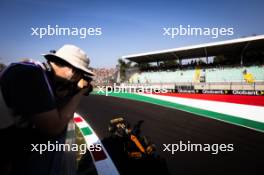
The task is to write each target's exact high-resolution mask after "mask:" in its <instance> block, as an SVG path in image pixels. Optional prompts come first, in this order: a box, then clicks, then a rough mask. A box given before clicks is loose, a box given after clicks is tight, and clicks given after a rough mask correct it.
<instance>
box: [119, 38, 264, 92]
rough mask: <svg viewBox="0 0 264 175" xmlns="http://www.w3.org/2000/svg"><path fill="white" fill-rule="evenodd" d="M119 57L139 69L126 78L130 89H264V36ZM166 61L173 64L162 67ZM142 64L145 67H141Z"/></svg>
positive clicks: (195, 90)
mask: <svg viewBox="0 0 264 175" xmlns="http://www.w3.org/2000/svg"><path fill="white" fill-rule="evenodd" d="M217 57H218V58H217ZM122 58H123V59H127V60H129V61H132V62H134V63H136V64H137V65H138V67H139V69H137V71H134V72H133V73H132V74H130V75H129V76H128V77H127V82H126V84H129V85H130V86H131V85H135V86H138V85H148V86H156V87H157V86H158V87H163V88H164V87H166V88H167V89H170V90H172V91H179V90H184V89H187V90H194V92H198V91H199V90H230V91H232V90H247V91H263V90H264V35H259V36H252V37H247V38H240V39H233V40H227V41H221V42H215V43H207V44H200V45H195V46H188V47H181V48H176V49H169V50H161V51H154V52H147V53H141V54H134V55H128V56H123V57H122ZM219 58H220V59H219ZM191 59H192V61H191V62H190V61H189V62H188V60H191ZM193 60H195V61H193ZM202 60H205V61H202ZM166 61H167V62H168V61H172V64H170V65H166V64H164V63H166ZM183 62H185V64H184V63H183ZM186 62H187V63H186ZM142 64H144V65H147V67H146V66H145V67H144V68H142V66H140V65H142ZM140 67H141V68H140ZM133 70H136V69H135V68H133Z"/></svg>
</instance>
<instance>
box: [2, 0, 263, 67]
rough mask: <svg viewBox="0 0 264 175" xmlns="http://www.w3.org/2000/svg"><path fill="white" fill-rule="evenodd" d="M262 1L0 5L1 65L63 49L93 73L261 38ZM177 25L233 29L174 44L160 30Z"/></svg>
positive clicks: (28, 1)
mask: <svg viewBox="0 0 264 175" xmlns="http://www.w3.org/2000/svg"><path fill="white" fill-rule="evenodd" d="M263 7H264V1H263V0H221V1H220V0H218V1H215V0H199V1H195V0H186V1H177V0H156V1H153V0H145V1H143V0H133V1H126V0H122V1H120V0H111V1H102V0H96V1H92V0H64V1H62V0H57V1H54V0H45V1H44V0H42V1H40V0H1V1H0V21H1V23H0V24H1V27H0V62H4V63H6V64H8V63H10V62H15V61H18V60H21V59H22V58H30V59H36V60H40V61H42V60H44V59H43V57H42V56H41V54H45V53H48V52H49V51H50V50H56V49H59V48H60V47H61V46H63V45H64V44H74V45H76V46H78V47H80V48H82V49H83V50H84V51H85V52H86V53H87V54H88V56H89V57H90V59H91V65H90V66H92V67H95V68H102V67H105V68H111V67H115V65H116V64H117V60H118V58H120V57H121V56H124V55H129V54H136V53H141V52H149V51H155V50H161V49H171V48H177V47H181V46H188V45H195V44H201V43H207V42H215V41H221V40H228V39H233V38H240V37H245V36H251V35H252V34H255V35H260V34H264V22H263V18H264V13H263ZM48 25H50V26H51V27H55V26H56V25H58V26H59V27H68V28H78V29H79V28H101V35H87V36H86V38H80V37H79V36H55V35H52V36H43V38H40V37H39V36H37V35H32V29H31V28H34V29H36V28H47V26H48ZM180 25H182V26H184V27H187V26H188V25H190V27H198V28H199V27H200V28H216V27H217V28H221V27H223V28H233V35H229V36H218V37H217V38H213V37H212V36H205V35H200V36H195V35H192V36H190V35H185V36H176V37H174V38H171V37H169V36H168V35H167V36H166V35H164V29H163V28H175V27H179V26H180Z"/></svg>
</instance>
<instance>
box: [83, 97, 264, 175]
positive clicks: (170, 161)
mask: <svg viewBox="0 0 264 175" xmlns="http://www.w3.org/2000/svg"><path fill="white" fill-rule="evenodd" d="M78 113H79V114H81V115H82V116H83V117H84V118H85V119H86V120H87V121H88V122H89V124H90V125H91V126H92V128H93V129H94V130H95V132H96V133H97V134H98V136H99V137H100V139H101V140H104V139H106V138H107V137H108V136H109V134H108V122H109V120H111V119H112V118H116V117H124V118H126V119H127V120H128V122H129V123H131V124H136V123H137V122H138V121H140V120H143V121H144V122H143V124H142V127H141V129H142V134H143V135H146V136H150V137H151V139H152V141H153V142H154V143H155V144H156V145H157V147H158V151H159V154H160V155H161V157H163V158H164V159H165V160H166V165H167V168H168V171H169V173H170V174H172V175H176V174H186V175H191V174H219V175H220V174H221V175H223V174H240V175H241V174H251V175H253V174H258V173H259V172H262V168H263V157H264V133H261V132H257V131H254V130H250V129H247V128H243V127H240V126H235V125H231V124H228V123H224V122H221V121H217V120H213V119H209V118H205V117H201V116H197V115H194V114H191V113H187V112H183V111H179V110H176V109H171V108H166V107H162V106H158V105H154V104H149V103H143V102H138V101H132V100H127V99H121V98H116V97H106V96H100V95H90V96H89V97H87V98H84V99H83V100H82V102H81V104H80V107H79V110H78ZM179 141H183V142H185V143H187V141H190V142H191V143H197V144H216V143H218V144H234V151H233V152H219V153H218V154H211V153H210V152H176V154H174V155H172V154H171V153H170V152H163V151H162V150H163V149H164V146H163V145H162V144H174V143H179ZM112 147H114V146H112ZM106 148H107V149H108V151H109V152H110V154H111V149H110V148H111V145H110V146H109V145H108V146H106ZM113 159H114V160H115V161H118V160H116V159H115V158H113ZM118 168H119V169H120V167H118Z"/></svg>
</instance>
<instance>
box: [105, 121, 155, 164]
mask: <svg viewBox="0 0 264 175" xmlns="http://www.w3.org/2000/svg"><path fill="white" fill-rule="evenodd" d="M142 123H143V121H139V122H138V123H137V124H136V125H135V126H134V127H133V128H132V127H130V124H129V123H128V122H127V121H126V120H125V119H124V118H115V119H112V120H111V121H110V122H109V126H108V130H109V132H110V136H111V137H114V138H117V139H119V140H121V143H122V144H123V148H124V149H123V151H124V153H125V154H126V155H127V156H128V158H130V159H147V158H153V157H155V156H156V146H155V145H154V144H153V143H151V141H150V138H148V137H146V136H141V135H140V126H141V124H142Z"/></svg>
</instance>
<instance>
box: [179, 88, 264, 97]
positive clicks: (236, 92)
mask: <svg viewBox="0 0 264 175" xmlns="http://www.w3.org/2000/svg"><path fill="white" fill-rule="evenodd" d="M175 92H176V93H189V94H229V95H257V96H260V95H264V91H255V90H182V89H178V90H176V91H175Z"/></svg>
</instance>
